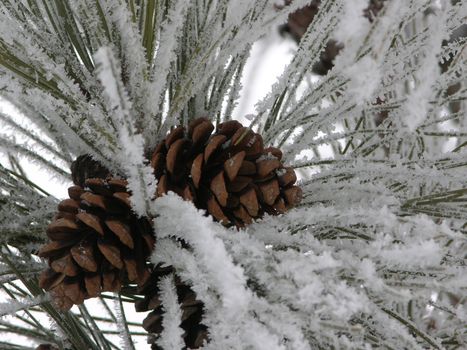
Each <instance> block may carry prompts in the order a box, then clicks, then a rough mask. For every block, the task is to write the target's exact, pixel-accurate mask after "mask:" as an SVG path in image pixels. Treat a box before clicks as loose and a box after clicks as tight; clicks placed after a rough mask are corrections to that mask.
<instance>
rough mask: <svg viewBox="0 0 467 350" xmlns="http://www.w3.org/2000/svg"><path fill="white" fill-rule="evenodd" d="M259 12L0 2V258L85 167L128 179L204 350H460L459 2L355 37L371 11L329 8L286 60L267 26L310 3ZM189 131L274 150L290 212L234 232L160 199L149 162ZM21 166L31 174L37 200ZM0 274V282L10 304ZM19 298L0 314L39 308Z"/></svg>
mask: <svg viewBox="0 0 467 350" xmlns="http://www.w3.org/2000/svg"><path fill="white" fill-rule="evenodd" d="M59 3H60V2H55V3H54V4H59ZM272 3H274V2H272V1H267V0H258V1H246V0H245V1H241V2H238V1H216V0H213V1H208V2H202V1H192V0H190V1H181V0H179V1H172V2H170V3H169V4H166V2H144V4H143V3H141V4H142V5H141V7H137V8H133V9H132V8H130V7H129V6H127V4H133V2H125V1H120V0H106V1H100V2H97V3H96V2H94V1H90V0H77V1H74V2H73V4H71V5H70V7H69V8H68V10H67V11H65V13H63V12H62V13H61V12H60V9H59V8H58V7H56V6H55V5H54V7H53V11H47V8H46V6H47V5H51V4H52V3H51V2H49V1H46V2H37V1H34V0H31V1H19V2H18V1H10V0H6V1H4V2H2V3H1V4H0V44H1V47H2V50H1V52H0V94H1V95H2V98H4V99H6V100H7V101H9V103H11V104H12V106H13V107H14V109H12V108H10V109H4V110H2V111H1V113H0V125H1V129H0V150H1V152H2V155H1V158H0V159H1V166H0V233H1V236H2V240H3V241H2V242H6V243H11V244H16V243H15V242H14V239H15V238H16V237H17V236H18V235H20V234H28V236H27V237H30V238H39V239H43V238H44V237H45V236H44V228H45V227H46V225H47V223H48V222H49V221H50V220H51V218H52V217H53V214H54V212H55V210H56V204H57V202H58V199H57V198H55V197H53V196H52V195H56V196H57V197H63V193H64V191H63V188H62V189H58V188H51V187H64V185H63V184H64V183H65V182H67V181H68V182H69V172H68V169H67V164H69V163H70V161H71V160H72V159H73V158H74V157H76V155H79V154H83V153H88V154H91V155H92V156H93V158H95V159H96V160H99V161H101V162H102V163H103V164H104V165H105V166H108V167H109V168H110V169H112V171H114V172H115V173H119V174H121V175H123V176H124V177H126V178H127V179H128V182H129V190H130V191H131V193H132V196H131V203H132V205H133V209H134V211H135V213H136V214H137V215H139V216H148V217H150V218H151V219H153V222H154V232H155V235H156V240H157V242H156V246H155V251H154V253H153V255H152V257H151V261H152V262H154V263H164V264H168V265H172V266H173V267H174V268H175V271H176V275H177V277H178V278H180V279H181V280H182V281H184V282H185V283H187V284H189V285H190V286H191V287H192V289H193V290H194V291H195V292H196V294H197V297H198V299H199V300H201V301H202V302H203V304H204V310H205V313H204V315H203V324H205V325H206V326H208V329H209V342H208V343H207V344H205V346H204V347H203V348H205V349H246V348H250V349H268V350H269V349H284V350H287V349H293V350H296V349H300V350H302V349H303V350H308V349H310V350H311V349H317V348H324V349H328V348H339V349H340V348H342V349H352V348H354V349H356V348H358V349H370V348H375V347H377V348H393V349H403V348H408V349H425V348H435V349H436V348H438V349H443V348H447V345H446V343H443V342H444V341H445V340H448V341H449V340H452V339H453V340H457V341H458V342H460V343H461V344H460V346H461V347H462V346H463V345H464V344H465V343H466V342H465V339H462V338H461V337H462V332H463V328H462V327H463V325H464V323H465V319H466V316H465V305H464V304H465V303H463V302H461V301H457V302H453V300H456V298H457V299H459V300H461V299H460V297H461V296H463V295H464V294H465V290H466V288H467V277H466V276H467V274H466V273H465V266H464V265H465V264H464V259H465V248H466V246H467V241H466V238H465V222H466V221H467V211H466V209H465V201H466V193H467V192H466V189H465V187H466V182H465V155H466V153H465V152H466V151H465V142H466V140H465V137H466V135H467V129H466V125H467V123H466V120H465V108H466V105H465V100H466V99H467V92H466V89H465V84H466V80H465V71H466V60H465V42H466V41H465V38H457V39H455V40H452V41H451V42H449V43H448V44H446V40H448V39H449V38H451V37H452V36H453V35H454V33H455V32H457V30H458V28H459V26H460V25H461V24H463V22H465V17H466V14H467V7H466V3H465V2H462V1H460V2H458V3H457V4H455V5H452V4H451V2H450V1H437V2H432V1H428V0H414V1H410V2H405V1H402V0H392V1H386V2H385V7H384V9H383V11H382V13H381V15H378V16H377V17H376V18H375V19H374V21H373V22H369V21H368V20H367V19H366V18H364V17H363V16H362V15H361V14H362V11H363V9H364V8H365V7H366V6H367V1H366V0H358V1H344V0H336V1H323V2H322V3H321V7H320V11H319V12H318V14H317V15H316V17H315V19H314V21H313V23H312V25H311V26H310V27H309V29H308V30H307V32H306V33H305V35H304V36H303V38H302V40H301V41H300V43H299V45H298V46H297V47H296V46H294V44H293V43H292V41H289V39H288V38H280V37H279V35H278V34H277V33H276V28H277V26H278V25H280V24H283V23H285V22H286V20H287V17H288V15H289V13H291V12H293V11H295V10H297V9H298V8H301V7H303V6H305V5H306V4H307V3H308V0H294V1H293V2H292V3H291V4H290V5H289V6H285V7H284V8H282V9H280V10H278V9H277V8H275V7H274V6H273V4H272ZM34 4H36V5H37V6H33V5H34ZM96 4H100V5H99V6H102V7H98V6H97V5H96ZM152 5H154V6H155V7H154V8H153V9H151V6H152ZM166 5H167V6H168V7H167V8H166ZM150 11H152V12H150ZM26 18H27V20H26ZM70 18H72V19H73V20H72V21H70ZM152 21H153V22H152ZM153 23H154V29H153V33H151V34H154V36H153V37H152V39H151V40H153V41H152V42H148V41H149V40H150V38H151V36H148V35H147V34H148V33H147V32H146V35H145V30H146V29H144V28H148V27H150V26H151V25H152V24H153ZM150 30H152V29H150ZM330 39H337V40H338V41H340V42H342V43H343V44H344V49H343V50H342V51H341V52H340V54H339V55H338V57H337V58H336V60H335V61H334V63H335V66H334V68H333V69H332V70H330V71H329V73H328V74H327V75H326V76H322V77H318V76H316V75H314V74H313V73H312V72H311V67H313V65H314V63H316V62H317V61H318V60H319V59H320V54H321V53H322V52H323V50H324V48H325V46H326V44H327V42H328V41H329V40H330ZM152 44H153V47H154V51H153V52H148V51H147V48H148V47H152V46H151V45H152ZM448 59H451V64H450V66H449V67H447V68H446V69H444V70H441V69H440V66H439V63H440V62H444V63H446V62H447V60H448ZM12 62H13V63H12ZM455 84H458V85H459V87H458V89H457V90H456V92H455V93H453V94H451V93H448V90H449V91H451V90H452V87H453V86H454V85H455ZM453 105H457V106H458V108H459V110H458V111H455V110H454V109H453ZM459 106H460V107H459ZM199 116H207V117H208V118H210V119H211V120H213V121H220V122H222V121H225V120H229V119H231V118H235V119H238V120H241V121H242V122H245V123H250V124H251V127H252V128H253V129H254V131H255V132H258V133H260V134H261V135H262V137H263V139H264V141H265V145H266V146H274V147H278V148H280V149H281V151H282V152H283V154H284V157H283V159H284V160H285V163H286V166H292V167H294V168H295V169H296V171H297V174H298V176H299V178H300V179H301V181H300V183H299V185H300V186H301V188H302V190H303V193H304V198H303V201H302V203H301V205H300V206H299V207H298V208H295V209H293V210H290V211H288V212H287V213H286V214H284V215H281V216H277V217H272V216H268V215H266V216H265V217H264V218H263V219H262V220H258V221H256V222H255V223H253V224H252V225H250V226H249V227H247V228H246V229H244V230H237V229H235V228H225V227H223V226H222V225H220V224H219V223H216V222H214V221H213V220H212V218H211V217H209V216H208V215H207V214H206V213H205V212H204V211H202V210H198V209H196V208H195V207H194V205H193V204H192V203H189V202H184V201H182V200H181V199H180V198H178V197H177V196H176V195H175V194H173V193H169V194H168V195H167V196H164V197H162V198H158V199H157V200H155V199H154V191H155V188H156V185H157V184H156V181H155V180H154V176H153V173H152V172H153V171H152V169H151V167H150V166H149V165H148V160H147V158H146V157H147V156H148V154H149V153H150V151H151V148H152V147H153V146H154V145H155V144H157V143H158V142H159V141H160V140H161V139H163V138H164V136H165V134H166V132H167V131H168V130H169V128H170V127H172V126H173V125H178V124H182V125H186V124H187V123H188V122H189V121H190V120H192V119H194V118H196V117H199ZM228 145H229V143H228V142H226V143H225V144H224V145H223V147H228ZM323 150H324V151H325V152H323ZM453 150H454V151H453ZM11 157H13V158H11ZM15 159H17V160H18V164H19V165H21V166H18V165H14V164H15ZM263 159H273V155H272V154H267V155H264V156H263V157H262V158H261V160H263ZM7 160H8V161H7ZM21 167H23V168H25V169H26V172H27V173H29V174H28V175H30V174H31V173H32V172H35V170H36V169H40V170H41V174H40V175H35V176H31V177H28V179H29V180H31V181H32V182H33V183H34V184H31V183H30V182H29V180H28V179H25V177H23V176H22V175H21ZM277 173H278V174H281V171H278V172H277ZM44 174H45V175H44ZM37 177H43V179H38V178H37ZM50 179H53V180H54V182H52V181H49V180H50ZM57 183H58V185H57ZM37 184H40V185H41V187H43V188H44V189H45V190H49V188H50V189H51V191H50V192H53V193H52V195H47V194H45V193H44V192H43V191H41V190H40V189H38V188H37V187H35V185H37ZM182 243H183V244H182ZM5 247H7V246H5ZM25 247H27V249H28V250H26V251H27V252H29V251H30V250H31V249H34V247H33V245H32V244H26V245H25ZM1 253H2V254H7V250H5V249H3V248H2V250H1ZM8 254H10V253H8ZM11 254H12V256H14V257H15V259H16V258H17V256H16V255H14V254H13V253H11ZM3 257H4V256H3V255H2V256H0V264H1V267H2V273H3V272H5V276H6V277H4V278H2V280H1V281H0V283H1V284H2V286H4V287H5V288H9V290H15V289H14V287H12V286H11V285H10V284H8V283H7V281H8V278H10V276H12V274H11V273H10V272H9V270H8V269H6V265H5V261H4V260H3ZM14 261H15V263H16V264H18V266H24V264H25V263H24V262H23V261H21V259H16V260H14ZM33 267H34V268H36V267H37V268H38V269H40V268H42V264H40V263H38V262H35V263H30V265H29V267H28V268H30V269H32V268H33ZM3 268H5V270H3ZM159 287H160V289H161V299H162V307H163V310H164V320H163V328H164V330H163V332H162V334H161V336H160V338H159V340H158V341H159V344H160V345H161V346H162V347H163V348H165V349H177V348H181V347H182V345H183V343H182V342H183V340H182V337H183V334H182V333H183V331H182V330H181V329H180V327H179V323H180V318H181V310H180V305H179V304H178V300H177V296H176V292H175V289H174V288H175V287H174V277H173V276H170V277H169V278H166V279H163V280H162V281H161V283H160V285H159ZM25 294H26V295H25V297H24V298H21V299H20V300H19V301H14V300H12V301H11V302H10V300H8V302H7V303H2V304H1V305H0V310H1V314H2V315H6V314H12V316H8V317H15V316H16V315H24V314H23V313H22V311H20V310H23V309H31V310H32V309H34V308H35V307H36V305H38V303H40V301H41V300H43V299H41V298H42V297H37V298H35V297H33V296H28V295H29V294H30V293H28V292H26V293H25ZM433 295H435V296H436V298H433ZM91 303H92V302H91ZM125 304H126V303H125ZM88 305H89V304H88ZM120 306H121V305H117V312H116V313H117V316H118V317H117V318H118V322H117V326H118V331H119V333H121V342H122V344H121V346H122V347H123V348H126V349H131V348H132V347H133V345H132V344H131V341H130V338H135V337H134V336H130V334H129V333H128V330H127V329H126V327H125V324H124V317H123V314H122V311H123V308H121V307H120ZM96 309H97V308H96ZM132 316H133V315H132ZM8 317H7V316H5V319H6V320H7V321H5V322H6V323H5V324H7V323H8V322H10V319H9V318H8ZM433 324H435V325H436V327H430V326H429V325H433ZM51 327H52V328H55V329H60V326H59V325H58V324H57V325H54V324H52V325H51ZM132 330H135V328H132ZM41 332H42V330H41ZM67 336H68V334H67V332H66V329H61V331H60V338H63V340H64V341H66V338H67ZM136 344H137V345H135V346H137V348H138V349H139V348H140V343H136ZM141 346H142V345H141Z"/></svg>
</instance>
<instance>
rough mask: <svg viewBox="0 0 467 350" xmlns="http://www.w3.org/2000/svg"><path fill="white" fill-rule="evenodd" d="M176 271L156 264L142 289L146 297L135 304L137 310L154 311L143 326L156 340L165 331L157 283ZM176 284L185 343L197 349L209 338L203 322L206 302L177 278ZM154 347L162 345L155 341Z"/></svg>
mask: <svg viewBox="0 0 467 350" xmlns="http://www.w3.org/2000/svg"><path fill="white" fill-rule="evenodd" d="M173 273H174V269H173V268H172V267H171V266H168V267H162V266H156V267H155V268H154V270H153V271H152V273H151V277H150V278H149V279H148V281H147V283H146V284H145V285H144V286H143V287H141V288H140V289H139V294H142V295H144V299H142V300H139V301H138V302H136V303H135V308H136V311H138V312H144V311H149V310H152V311H151V312H150V313H149V314H148V315H147V316H146V318H145V319H144V321H143V328H144V329H145V330H146V331H147V332H148V333H150V334H151V335H153V337H154V338H156V339H157V337H158V336H159V335H160V333H161V332H162V319H163V310H162V307H161V301H160V299H159V289H158V283H159V281H160V279H161V278H162V277H164V276H167V275H170V274H173ZM175 285H176V290H177V295H178V302H179V303H180V305H181V309H182V323H181V324H180V327H181V328H182V329H183V330H184V331H185V334H184V340H185V345H186V347H187V348H188V349H197V348H199V347H200V346H201V345H202V344H203V341H204V340H205V339H206V338H207V327H206V326H204V325H203V324H201V317H202V314H203V303H202V302H201V301H199V300H196V294H195V292H193V290H192V289H191V288H190V287H189V286H187V285H186V284H184V283H182V282H181V281H180V279H178V278H177V277H176V278H175ZM154 340H155V339H154ZM152 349H157V350H158V349H160V347H159V346H158V345H156V344H153V345H152Z"/></svg>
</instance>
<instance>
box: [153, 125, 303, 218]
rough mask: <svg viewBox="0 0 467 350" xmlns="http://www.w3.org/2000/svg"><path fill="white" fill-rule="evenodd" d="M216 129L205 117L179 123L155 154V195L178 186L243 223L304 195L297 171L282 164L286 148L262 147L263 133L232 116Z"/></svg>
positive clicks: (215, 211) (209, 207) (198, 201)
mask: <svg viewBox="0 0 467 350" xmlns="http://www.w3.org/2000/svg"><path fill="white" fill-rule="evenodd" d="M213 130H214V126H213V125H212V123H211V122H210V121H209V120H208V119H206V118H199V119H196V120H194V121H193V122H191V123H190V125H189V127H188V131H187V130H185V128H184V127H181V126H180V127H177V128H175V129H174V130H172V132H171V133H170V134H169V135H168V136H167V137H166V139H165V140H164V141H162V142H161V143H160V144H159V145H158V146H157V147H156V149H155V151H154V152H153V155H152V159H151V165H152V167H153V168H154V174H155V176H156V178H157V179H158V180H159V182H158V185H157V193H156V195H157V196H161V195H163V194H165V193H167V192H168V191H174V192H175V193H177V194H179V195H180V196H181V197H183V198H184V199H186V200H191V201H193V202H194V203H195V205H196V206H197V207H198V208H202V209H207V211H208V212H209V214H211V215H212V216H213V217H214V218H215V219H216V220H217V221H220V222H221V223H223V224H224V225H228V226H230V225H236V226H237V227H243V226H245V225H247V224H250V223H251V222H252V221H253V220H254V219H257V218H261V217H262V216H263V214H264V213H269V214H272V215H277V214H281V213H284V212H285V211H287V209H289V208H291V207H293V206H295V205H297V204H298V203H299V202H300V200H301V196H302V191H301V189H300V188H299V187H297V186H294V183H295V181H296V179H297V178H296V175H295V172H294V170H293V169H292V168H287V167H284V165H283V164H282V162H281V158H282V152H281V151H280V150H279V149H277V148H273V147H270V148H266V149H265V148H264V147H263V139H262V137H261V135H259V134H256V133H254V132H253V131H252V130H250V129H248V128H246V127H243V126H242V124H240V123H239V122H237V121H233V120H232V121H228V122H225V123H222V124H220V125H219V126H218V128H217V131H216V132H215V133H214V134H213V135H211V133H212V131H213Z"/></svg>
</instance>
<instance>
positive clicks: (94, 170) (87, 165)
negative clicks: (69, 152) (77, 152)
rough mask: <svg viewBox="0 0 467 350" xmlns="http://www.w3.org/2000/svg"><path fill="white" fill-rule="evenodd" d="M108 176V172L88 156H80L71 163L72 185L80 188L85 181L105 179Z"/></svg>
mask: <svg viewBox="0 0 467 350" xmlns="http://www.w3.org/2000/svg"><path fill="white" fill-rule="evenodd" d="M110 175H111V174H110V171H109V170H108V169H106V168H105V167H103V166H102V165H101V164H100V163H99V162H97V161H95V160H94V159H92V157H91V156H90V155H89V154H84V155H81V156H79V157H78V158H76V160H75V161H74V162H73V163H71V178H72V180H73V183H74V184H75V185H78V186H81V187H84V182H85V181H86V179H92V178H101V179H105V178H107V177H108V176H110Z"/></svg>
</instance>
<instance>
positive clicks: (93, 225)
mask: <svg viewBox="0 0 467 350" xmlns="http://www.w3.org/2000/svg"><path fill="white" fill-rule="evenodd" d="M126 187H127V182H126V181H125V180H122V179H117V178H108V179H106V180H104V179H97V178H96V179H87V180H86V181H85V187H84V188H82V187H80V186H72V187H70V188H69V189H68V194H69V197H70V198H69V199H65V200H64V201H62V202H60V204H59V205H58V214H57V215H56V217H55V219H54V221H53V222H52V223H51V224H50V225H49V227H48V228H47V236H48V237H49V239H50V242H49V243H48V244H46V245H44V246H42V247H41V249H40V251H39V256H41V257H43V258H46V259H47V260H48V264H49V268H48V269H47V270H45V271H44V272H43V273H42V274H41V276H40V279H39V284H40V287H41V288H44V289H45V290H48V291H50V294H51V295H52V298H53V300H54V302H55V303H56V304H57V306H58V307H59V308H61V309H63V310H67V309H69V308H71V307H72V306H73V305H74V304H81V303H82V302H83V301H84V299H87V298H91V297H96V296H98V295H99V294H100V293H101V292H104V291H112V292H116V291H119V290H120V288H121V285H122V283H123V282H125V283H127V282H135V283H138V284H139V285H142V284H144V283H145V282H146V280H147V278H148V277H149V270H148V267H147V266H146V260H147V258H148V257H149V255H150V253H151V251H152V249H153V246H154V236H153V233H152V228H151V225H150V223H149V221H148V220H147V219H143V218H138V217H137V216H136V215H135V214H134V213H133V212H132V210H131V204H130V201H129V197H130V194H129V193H128V191H127V190H126Z"/></svg>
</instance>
